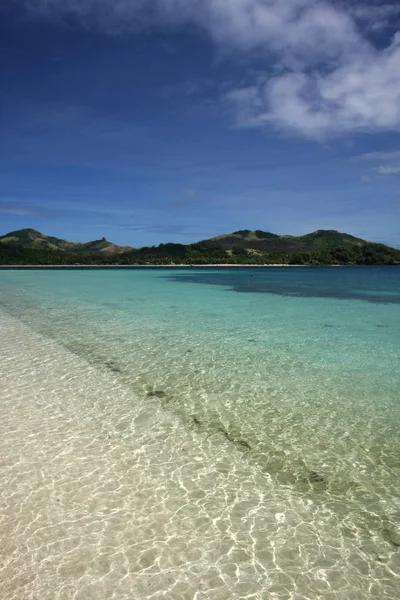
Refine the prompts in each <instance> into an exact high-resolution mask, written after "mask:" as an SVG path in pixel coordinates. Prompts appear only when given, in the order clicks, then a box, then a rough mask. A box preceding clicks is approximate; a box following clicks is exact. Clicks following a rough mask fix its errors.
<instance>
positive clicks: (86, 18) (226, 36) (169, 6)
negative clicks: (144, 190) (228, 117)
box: [20, 0, 400, 139]
mask: <svg viewBox="0 0 400 600" xmlns="http://www.w3.org/2000/svg"><path fill="white" fill-rule="evenodd" d="M20 1H21V2H23V3H24V5H25V6H26V7H27V8H28V9H29V11H30V12H31V13H33V14H35V15H42V16H50V17H51V16H52V17H54V16H58V17H62V16H64V15H70V16H71V15H72V16H74V17H75V18H76V19H78V20H79V21H80V22H81V23H83V24H84V25H85V26H87V27H96V28H98V29H100V30H104V31H107V32H112V33H113V32H122V31H129V30H134V29H137V28H142V27H151V26H157V27H160V26H161V27H166V28H175V27H180V26H184V25H192V26H193V25H194V26H196V27H198V28H199V29H201V30H202V31H205V32H206V33H207V34H208V35H209V36H210V37H211V38H212V39H213V40H214V42H215V43H216V44H218V45H223V46H224V47H228V48H230V49H231V50H233V51H236V52H241V53H243V52H244V53H249V52H255V51H256V52H258V54H259V53H261V52H264V53H265V56H266V62H268V64H269V67H270V70H271V67H275V69H277V71H276V70H275V76H274V77H272V78H270V77H269V76H268V74H267V73H266V74H265V76H264V77H261V78H257V80H256V81H254V83H253V84H252V85H250V86H248V87H246V88H239V89H234V90H231V91H230V92H228V94H227V95H226V100H227V101H228V103H229V106H230V107H231V108H232V109H233V110H234V114H235V119H236V123H237V124H238V125H239V126H242V127H260V128H265V127H276V128H280V129H284V130H288V131H292V132H295V133H298V134H301V135H303V136H306V137H309V138H314V139H323V138H326V137H332V136H338V135H343V134H349V133H353V132H375V131H398V130H400V32H399V33H398V34H397V36H395V37H394V39H393V40H392V42H391V43H389V44H388V45H387V47H386V48H384V49H381V48H377V47H376V46H375V45H374V44H373V42H372V41H371V40H369V39H368V37H367V36H368V33H363V32H362V31H364V32H365V31H368V29H371V28H373V24H374V19H377V14H378V13H379V15H380V17H381V21H382V19H384V18H386V19H387V17H388V15H390V16H391V17H392V20H393V17H394V16H396V14H397V12H396V11H395V10H394V9H393V8H391V6H388V5H384V6H379V5H370V4H367V3H364V4H363V3H359V4H358V5H353V7H348V4H344V3H342V4H339V3H337V2H336V3H333V0H332V2H331V3H329V2H326V1H324V0H20ZM360 21H362V22H363V23H364V25H367V26H366V27H364V28H363V30H362V29H361V28H360V27H359V23H360ZM276 73H278V74H276Z"/></svg>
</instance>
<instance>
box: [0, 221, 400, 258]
mask: <svg viewBox="0 0 400 600" xmlns="http://www.w3.org/2000/svg"><path fill="white" fill-rule="evenodd" d="M0 264H3V265H7V264H10V265H18V264H21V265H24V264H25V265H26V264H32V265H35V264H44V265H45V264H49V265H52V264H55V265H56V264H98V265H101V264H104V265H107V264H110V265H113V264H121V265H129V264H137V265H157V264H161V265H162V264H164V265H171V264H172V265H173V264H183V265H185V264H189V265H191V264H197V265H202V264H234V265H240V264H250V265H252V264H254V265H260V264H298V265H321V264H322V265H324V264H328V265H331V264H332V265H348V264H349V265H351V264H356V265H374V264H388V265H398V264H400V250H398V249H396V248H391V247H390V246H386V245H384V244H377V243H374V242H368V241H366V240H363V239H362V238H358V237H355V236H353V235H351V234H348V233H342V232H340V231H337V230H334V229H318V230H316V231H313V232H311V233H307V234H305V235H302V236H293V235H278V234H275V233H271V232H267V231H262V230H260V229H257V230H250V229H241V230H238V231H234V232H232V233H228V234H222V235H219V236H216V237H213V238H210V239H206V240H201V241H199V242H195V243H192V244H177V243H166V244H160V245H159V246H152V247H146V246H145V247H142V248H137V249H135V248H132V247H130V246H118V245H115V244H113V243H112V242H109V241H108V240H107V239H106V238H104V237H103V238H101V239H100V240H93V241H90V242H71V241H68V240H63V239H60V238H56V237H51V236H46V235H44V234H42V233H40V232H39V231H36V230H35V229H29V228H27V229H20V230H16V231H12V232H9V233H8V234H5V235H3V236H0Z"/></svg>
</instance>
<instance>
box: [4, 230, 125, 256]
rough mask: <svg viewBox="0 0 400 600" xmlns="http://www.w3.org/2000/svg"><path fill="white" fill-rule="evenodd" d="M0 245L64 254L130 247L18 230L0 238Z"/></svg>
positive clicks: (117, 249)
mask: <svg viewBox="0 0 400 600" xmlns="http://www.w3.org/2000/svg"><path fill="white" fill-rule="evenodd" d="M0 243H2V244H11V245H14V246H20V247H23V248H30V249H46V250H54V251H60V250H61V251H64V252H84V253H87V252H89V253H91V252H126V251H127V250H132V248H131V247H130V246H116V245H115V244H113V243H112V242H109V241H108V240H106V238H102V239H101V240H94V241H93V242H83V243H81V242H70V241H69V240H62V239H60V238H56V237H52V236H49V235H44V234H43V233H40V231H36V230H35V229H19V230H18V231H11V232H10V233H7V234H6V235H3V236H1V237H0Z"/></svg>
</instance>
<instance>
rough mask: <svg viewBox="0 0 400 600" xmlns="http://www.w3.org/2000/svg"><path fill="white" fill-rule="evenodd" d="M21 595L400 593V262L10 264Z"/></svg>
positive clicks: (9, 592)
mask: <svg viewBox="0 0 400 600" xmlns="http://www.w3.org/2000/svg"><path fill="white" fill-rule="evenodd" d="M0 402H1V419H0V598H2V599H4V600H109V599H110V600H111V599H114V600H125V599H126V600H128V599H129V600H147V599H161V598H163V599H166V600H170V599H171V600H181V599H182V600H189V599H190V600H206V599H207V600H237V599H242V598H243V599H244V598H248V599H254V600H256V599H259V600H260V599H262V600H270V599H272V600H273V599H279V600H317V599H323V600H368V599H372V598H373V599H377V600H385V599H393V600H395V599H396V600H397V599H398V598H399V597H400V427H399V425H400V269H399V268H397V267H387V268H385V267H381V268H378V267H377V268H375V267H367V268H363V267H358V268H353V267H345V268H322V267H321V268H308V267H305V268H296V267H293V268H254V269H251V268H239V269H238V268H221V269H216V268H187V269H183V268H182V269H179V268H170V269H164V268H147V269H140V268H133V269H118V268H111V269H101V268H94V269H78V268H75V269H2V270H0Z"/></svg>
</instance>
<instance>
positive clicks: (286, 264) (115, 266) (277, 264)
mask: <svg viewBox="0 0 400 600" xmlns="http://www.w3.org/2000/svg"><path fill="white" fill-rule="evenodd" d="M369 266H371V267H387V266H400V265H290V264H288V263H274V264H264V265H254V264H253V265H252V264H240V265H237V264H230V263H224V264H204V265H195V264H193V265H185V264H179V265H178V264H176V265H95V264H93V265H87V264H79V265H77V264H74V265H0V270H1V269H165V268H168V269H182V268H185V269H193V268H203V267H205V268H218V269H219V268H221V269H223V268H226V267H236V268H238V269H240V268H249V267H251V268H253V267H254V268H264V267H295V268H298V267H302V268H303V267H369Z"/></svg>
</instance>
